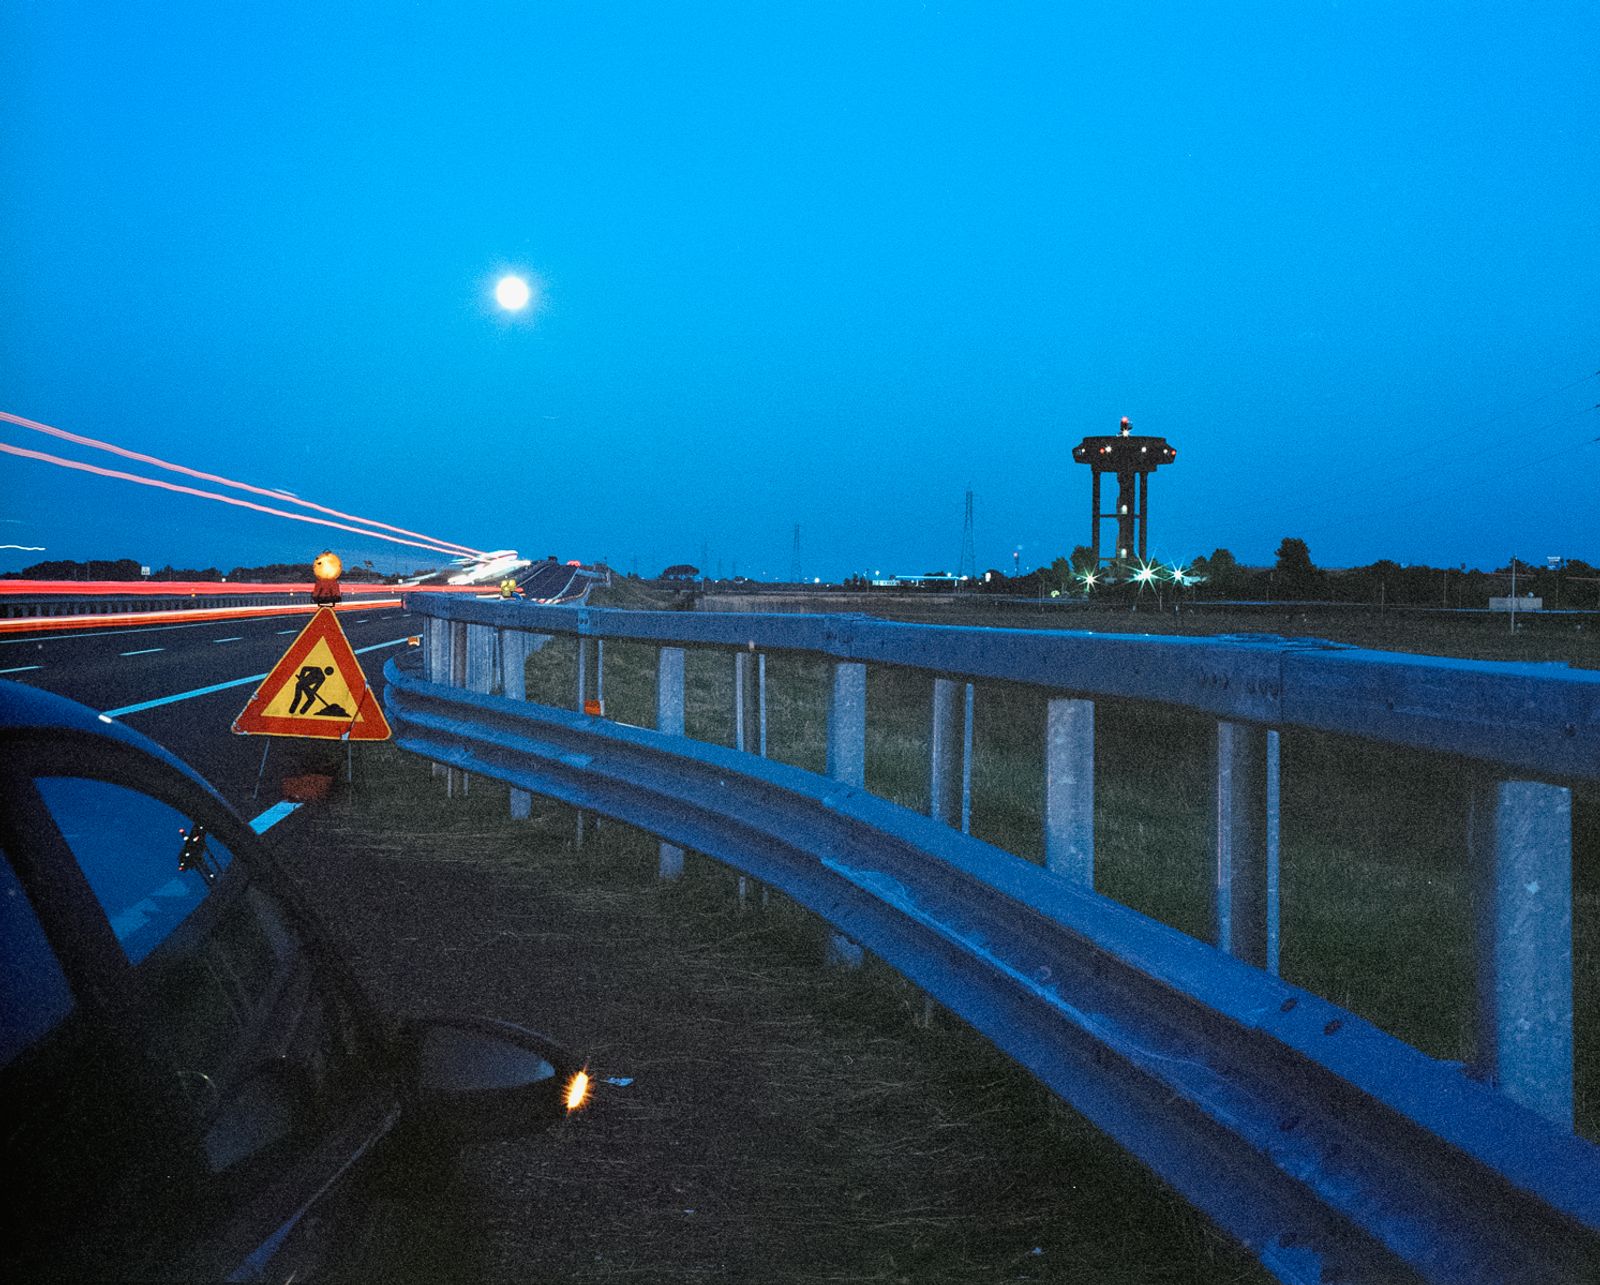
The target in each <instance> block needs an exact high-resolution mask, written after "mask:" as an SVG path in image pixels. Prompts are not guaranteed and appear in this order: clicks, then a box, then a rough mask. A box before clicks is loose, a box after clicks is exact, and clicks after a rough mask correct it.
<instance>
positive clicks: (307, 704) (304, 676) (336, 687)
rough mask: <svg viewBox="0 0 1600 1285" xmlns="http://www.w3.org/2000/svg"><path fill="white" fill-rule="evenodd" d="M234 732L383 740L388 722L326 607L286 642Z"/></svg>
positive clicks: (330, 738)
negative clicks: (286, 648)
mask: <svg viewBox="0 0 1600 1285" xmlns="http://www.w3.org/2000/svg"><path fill="white" fill-rule="evenodd" d="M233 730H234V731H235V732H237V733H239V734H240V735H241V736H309V737H314V738H318V739H321V740H331V741H337V740H342V739H344V737H345V736H346V735H348V736H349V738H350V739H351V740H352V741H386V740H388V739H389V723H388V720H386V719H385V718H384V716H383V710H381V709H380V708H378V698H377V697H376V696H375V695H374V694H373V692H372V690H371V689H370V688H369V687H368V686H367V678H366V675H365V674H363V673H362V672H361V662H360V661H358V660H357V659H356V654H355V652H354V651H353V650H352V649H351V647H350V640H349V639H348V638H346V637H345V636H344V630H342V629H340V628H339V621H338V618H337V617H336V616H335V615H334V614H333V612H332V610H330V609H329V608H326V607H324V608H322V609H321V610H319V611H318V612H317V613H316V614H315V615H313V616H312V617H311V623H310V624H308V625H307V626H306V627H305V628H304V629H302V630H301V631H300V636H299V637H298V638H296V639H295V640H294V641H293V642H292V643H290V644H289V650H288V651H286V652H284V653H283V659H282V660H280V661H279V662H278V663H277V664H276V665H274V666H273V667H272V671H271V672H270V673H269V674H268V675H267V676H266V677H265V678H264V679H262V680H261V686H260V687H258V688H256V694H255V695H254V696H252V697H251V698H250V703H249V704H247V705H246V706H245V707H244V709H243V711H241V713H240V714H239V717H238V718H236V719H234V720H233Z"/></svg>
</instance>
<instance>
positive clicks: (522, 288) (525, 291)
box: [494, 276, 533, 312]
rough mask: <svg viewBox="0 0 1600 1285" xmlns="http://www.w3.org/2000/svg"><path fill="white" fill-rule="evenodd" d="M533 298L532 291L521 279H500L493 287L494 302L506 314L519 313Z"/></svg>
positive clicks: (514, 277)
mask: <svg viewBox="0 0 1600 1285" xmlns="http://www.w3.org/2000/svg"><path fill="white" fill-rule="evenodd" d="M532 298H533V291H532V290H530V289H529V288H528V283H527V282H526V281H524V280H523V279H522V278H521V277H516V276H510V277H501V278H500V280H498V281H497V282H495V285H494V301H495V302H496V303H498V304H499V305H500V306H501V307H502V308H504V309H505V310H506V311H507V312H521V311H522V310H523V309H524V308H526V307H527V306H528V301H529V300H530V299H532Z"/></svg>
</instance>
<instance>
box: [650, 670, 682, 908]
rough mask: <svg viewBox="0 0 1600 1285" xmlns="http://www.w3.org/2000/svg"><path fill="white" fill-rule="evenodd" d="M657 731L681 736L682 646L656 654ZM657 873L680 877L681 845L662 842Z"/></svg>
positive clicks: (671, 877) (667, 876)
mask: <svg viewBox="0 0 1600 1285" xmlns="http://www.w3.org/2000/svg"><path fill="white" fill-rule="evenodd" d="M656 730H657V731H658V732H665V733H666V734H667V735H668V736H682V735H683V648H682V647H663V648H661V650H660V652H659V653H658V654H657V657H656ZM659 874H660V877H661V878H663V879H679V878H682V876H683V849H682V848H680V847H678V846H677V845H676V844H671V843H663V844H662V845H661V856H660V865H659Z"/></svg>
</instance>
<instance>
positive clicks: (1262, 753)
mask: <svg viewBox="0 0 1600 1285" xmlns="http://www.w3.org/2000/svg"><path fill="white" fill-rule="evenodd" d="M1277 775H1278V736H1277V733H1276V732H1267V731H1265V730H1263V729H1262V728H1258V727H1248V726H1246V725H1245V724H1243V723H1230V722H1228V721H1226V720H1222V721H1219V722H1218V723H1217V762H1216V807H1215V820H1216V830H1215V840H1214V852H1215V856H1216V921H1217V941H1216V944H1217V949H1218V950H1221V951H1223V952H1225V953H1226V954H1229V955H1232V956H1233V957H1234V958H1235V959H1242V960H1243V961H1244V962H1245V963H1247V964H1254V965H1255V966H1256V967H1258V968H1268V967H1269V966H1272V967H1274V968H1275V966H1276V963H1277V960H1276V957H1275V956H1276V950H1275V949H1274V950H1272V951H1271V952H1270V954H1269V949H1268V947H1269V942H1270V943H1271V944H1272V946H1273V947H1276V944H1277V938H1278V930H1277V923H1276V921H1275V916H1274V914H1273V912H1274V911H1275V910H1276V909H1277V905H1278V886H1277V885H1278V878H1277V876H1278V861H1277V857H1278V818H1277V813H1276V809H1275V808H1273V807H1271V806H1269V805H1271V804H1275V803H1276V801H1277V789H1276V785H1277ZM1269 782H1270V784H1271V787H1272V788H1271V789H1270V790H1269Z"/></svg>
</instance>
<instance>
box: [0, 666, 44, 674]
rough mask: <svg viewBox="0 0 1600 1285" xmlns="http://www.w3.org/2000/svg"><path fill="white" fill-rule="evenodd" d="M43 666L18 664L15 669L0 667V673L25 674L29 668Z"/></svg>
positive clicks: (40, 667) (41, 667)
mask: <svg viewBox="0 0 1600 1285" xmlns="http://www.w3.org/2000/svg"><path fill="white" fill-rule="evenodd" d="M43 668H44V666H43V665H18V666H17V667H16V668H15V669H0V674H26V673H27V672H28V671H29V670H30V669H43Z"/></svg>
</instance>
